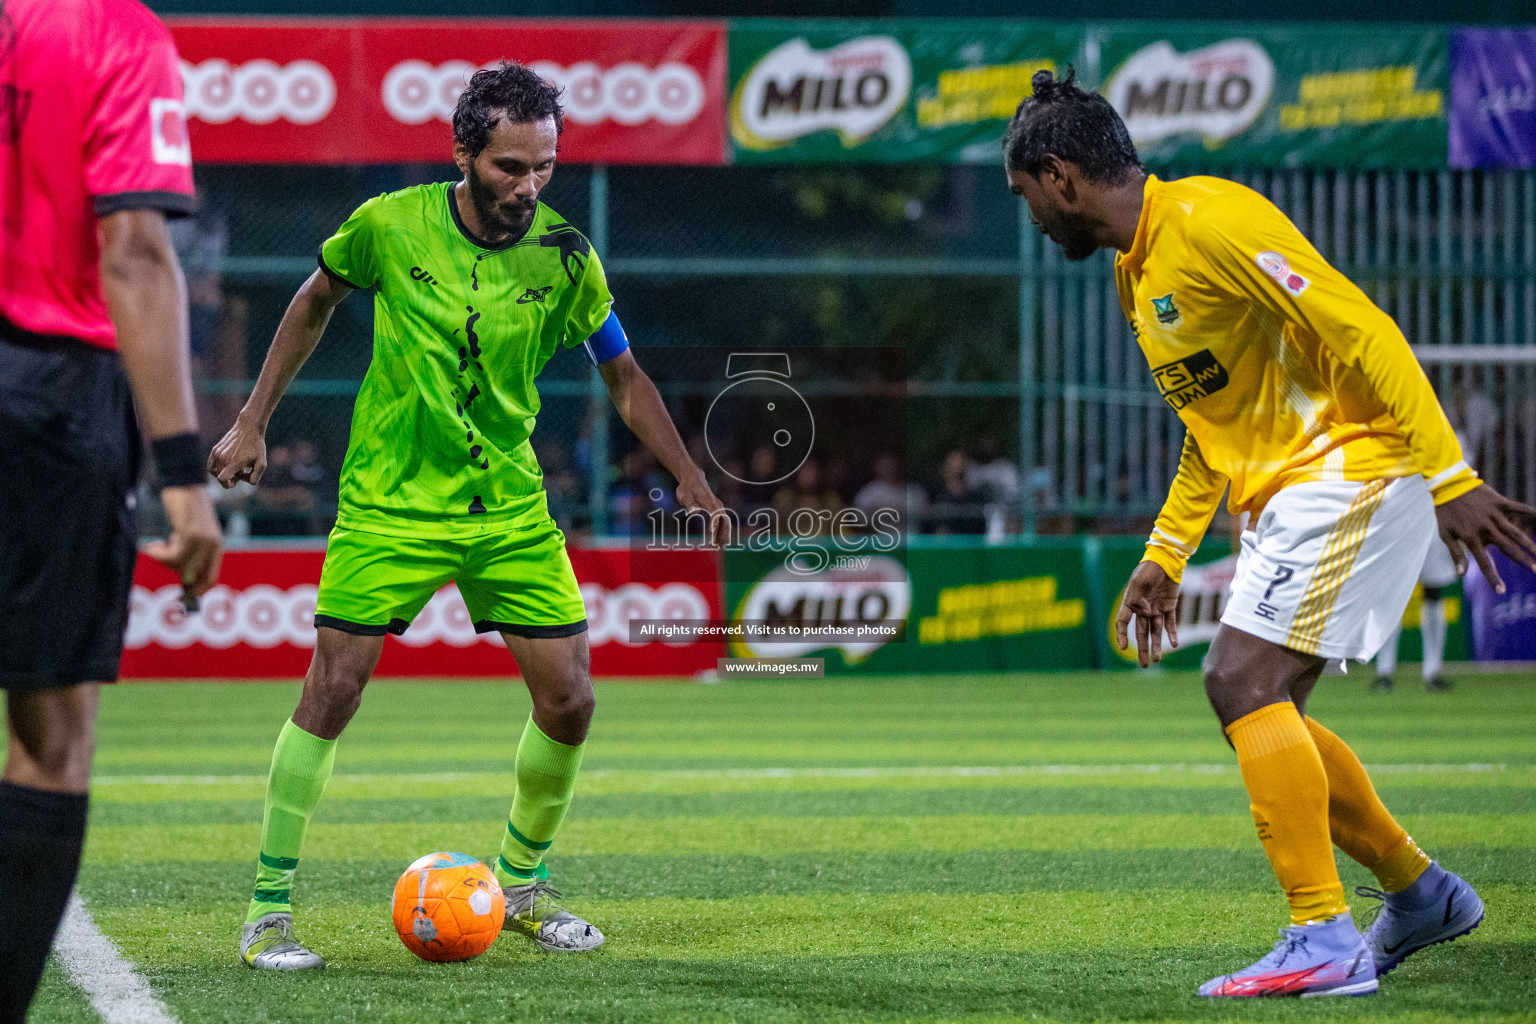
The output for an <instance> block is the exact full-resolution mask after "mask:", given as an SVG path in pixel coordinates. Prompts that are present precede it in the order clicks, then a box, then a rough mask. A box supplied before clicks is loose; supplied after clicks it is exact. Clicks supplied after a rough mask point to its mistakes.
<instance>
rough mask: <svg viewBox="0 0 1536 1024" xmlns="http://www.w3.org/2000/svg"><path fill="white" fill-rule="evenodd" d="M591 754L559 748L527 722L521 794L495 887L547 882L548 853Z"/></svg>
mask: <svg viewBox="0 0 1536 1024" xmlns="http://www.w3.org/2000/svg"><path fill="white" fill-rule="evenodd" d="M585 748H586V744H585V743H583V744H581V745H580V746H575V747H573V746H569V745H568V744H565V743H556V742H555V741H554V740H552V739H550V738H549V737H548V736H546V735H544V732H543V730H542V729H540V728H539V727H538V726H537V725H534V724H533V718H532V717H531V716H530V717H529V719H528V726H527V728H525V729H524V730H523V739H522V742H521V743H519V744H518V745H517V794H516V795H515V796H514V797H513V798H512V816H511V818H510V819H509V820H508V821H507V834H506V835H505V836H504V837H503V838H502V840H501V856H500V857H497V858H496V868H495V870H496V881H497V882H499V883H500V884H501V885H502V886H503V887H508V886H514V885H527V884H528V883H529V882H531V881H533V880H534V879H535V878H546V877H548V872H547V871H544V870H543V861H544V851H545V850H548V849H549V847H550V844H551V843H552V842H554V839H555V833H556V832H558V831H559V830H560V823H561V822H562V821H564V820H565V812H566V811H568V810H569V809H570V806H571V792H572V790H574V789H575V788H576V772H577V771H578V770H580V768H581V752H582V750H583V749H585Z"/></svg>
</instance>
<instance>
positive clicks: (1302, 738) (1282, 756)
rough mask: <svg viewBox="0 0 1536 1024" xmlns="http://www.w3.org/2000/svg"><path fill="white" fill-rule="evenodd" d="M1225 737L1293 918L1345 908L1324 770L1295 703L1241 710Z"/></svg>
mask: <svg viewBox="0 0 1536 1024" xmlns="http://www.w3.org/2000/svg"><path fill="white" fill-rule="evenodd" d="M1227 737H1228V738H1229V739H1231V741H1232V747H1233V749H1234V750H1236V751H1237V766H1238V768H1239V769H1240V770H1241V771H1242V773H1243V784H1244V785H1245V786H1247V788H1248V800H1249V804H1250V806H1251V808H1252V810H1253V821H1254V824H1255V825H1257V826H1258V830H1259V840H1260V842H1262V843H1263V844H1264V853H1265V854H1266V855H1267V856H1268V857H1269V864H1270V867H1272V868H1274V871H1275V877H1276V878H1278V879H1279V880H1280V885H1281V887H1282V888H1283V889H1284V890H1285V898H1286V900H1287V902H1289V903H1290V905H1291V922H1292V923H1293V924H1306V923H1307V922H1309V921H1324V920H1327V919H1328V918H1330V917H1334V916H1336V915H1338V914H1342V913H1344V912H1346V911H1347V910H1348V909H1349V907H1348V906H1347V905H1346V904H1345V902H1344V885H1343V883H1342V882H1340V881H1339V869H1338V867H1337V865H1335V864H1334V862H1333V843H1332V841H1331V840H1330V839H1329V832H1328V774H1327V773H1326V771H1325V770H1324V768H1323V761H1322V758H1321V757H1319V756H1318V750H1317V747H1316V745H1314V743H1313V741H1312V736H1311V734H1310V733H1309V732H1308V731H1307V727H1306V725H1304V724H1303V723H1302V720H1301V715H1300V714H1299V713H1297V711H1296V705H1295V704H1292V703H1291V702H1290V701H1282V702H1280V703H1278V704H1271V705H1269V706H1268V707H1263V708H1260V709H1259V710H1257V711H1255V712H1253V713H1252V714H1249V715H1244V716H1243V717H1242V718H1239V719H1238V720H1237V721H1235V722H1233V723H1232V724H1231V725H1229V726H1227ZM1361 774H1362V775H1363V774H1364V772H1363V770H1362V772H1361Z"/></svg>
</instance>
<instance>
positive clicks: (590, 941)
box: [501, 879, 603, 953]
mask: <svg viewBox="0 0 1536 1024" xmlns="http://www.w3.org/2000/svg"><path fill="white" fill-rule="evenodd" d="M502 894H503V895H505V896H506V898H507V919H506V921H505V922H503V924H502V926H501V930H502V931H513V932H522V933H523V934H524V935H526V936H528V937H529V938H530V939H532V940H533V941H534V942H535V943H537V944H538V947H539V948H540V949H542V950H544V951H545V952H547V953H585V952H586V951H588V950H592V949H596V948H597V947H598V946H601V945H602V944H603V933H602V932H600V931H598V930H597V928H596V927H595V926H594V925H591V924H588V923H587V922H586V921H583V920H582V919H581V918H579V917H577V916H576V915H575V914H573V913H571V912H570V911H568V910H566V909H565V908H564V907H562V906H560V904H559V903H557V902H556V901H557V900H559V899H560V892H559V890H557V889H555V888H554V887H553V886H551V885H550V884H549V883H548V882H546V881H544V880H543V879H536V880H534V881H533V882H530V883H529V884H528V885H514V886H509V887H507V888H505V889H503V890H502Z"/></svg>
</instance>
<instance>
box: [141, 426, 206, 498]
mask: <svg viewBox="0 0 1536 1024" xmlns="http://www.w3.org/2000/svg"><path fill="white" fill-rule="evenodd" d="M149 450H150V452H151V453H152V454H153V455H154V457H155V469H156V470H157V471H158V472H159V474H160V486H161V487H196V486H198V485H200V484H201V483H202V482H203V481H204V480H206V479H207V478H208V458H207V456H206V455H204V454H203V443H202V441H200V440H199V439H198V436H197V435H196V434H172V435H171V436H170V437H157V438H155V439H154V440H153V441H151V442H149Z"/></svg>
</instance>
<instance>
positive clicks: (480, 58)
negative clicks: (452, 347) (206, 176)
mask: <svg viewBox="0 0 1536 1024" xmlns="http://www.w3.org/2000/svg"><path fill="white" fill-rule="evenodd" d="M167 21H168V23H169V24H170V26H171V31H172V33H173V34H174V35H175V37H176V46H177V48H178V49H179V50H180V51H181V58H182V61H181V72H182V80H183V83H184V85H185V88H186V98H185V104H186V114H187V124H188V130H189V131H190V133H191V136H192V158H193V160H194V161H200V162H203V163H319V164H359V163H398V162H415V161H429V162H437V163H446V162H447V161H449V160H450V159H451V148H452V130H451V127H450V125H451V122H452V115H453V106H454V103H455V102H457V100H458V97H459V94H460V93H461V92H462V91H463V89H464V85H465V82H466V81H467V80H468V77H469V75H471V74H473V73H474V72H475V71H476V70H477V69H479V68H481V67H486V66H491V65H494V64H496V63H497V62H498V61H501V60H503V59H508V58H510V59H514V60H519V61H522V62H523V63H525V64H528V65H530V66H531V67H533V69H534V70H536V71H537V72H538V73H539V74H541V75H543V76H544V77H545V78H547V79H549V80H550V81H552V82H554V83H555V84H557V85H559V86H560V87H561V88H562V89H563V90H564V96H563V101H562V102H563V105H564V107H565V134H564V135H563V136H562V137H561V142H560V156H561V159H563V160H567V161H573V162H577V163H615V164H721V163H724V161H725V74H726V68H725V63H726V51H725V23H724V22H715V21H618V20H583V21H565V20H543V19H499V20H459V19H451V20H450V19H397V18H370V19H333V18H308V19H273V18H218V19H209V18H169V19H167Z"/></svg>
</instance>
